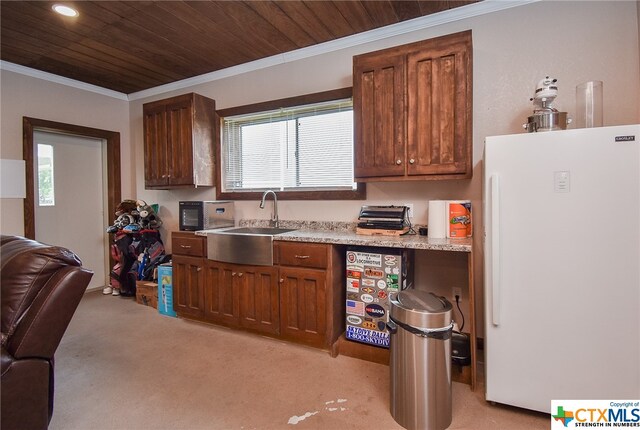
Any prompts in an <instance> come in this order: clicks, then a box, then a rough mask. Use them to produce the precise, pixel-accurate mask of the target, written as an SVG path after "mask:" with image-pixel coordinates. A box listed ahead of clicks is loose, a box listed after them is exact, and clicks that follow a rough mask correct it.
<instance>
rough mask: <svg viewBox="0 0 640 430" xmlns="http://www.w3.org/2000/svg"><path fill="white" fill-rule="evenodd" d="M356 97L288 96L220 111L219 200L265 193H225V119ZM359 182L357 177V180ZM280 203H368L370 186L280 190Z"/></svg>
mask: <svg viewBox="0 0 640 430" xmlns="http://www.w3.org/2000/svg"><path fill="white" fill-rule="evenodd" d="M352 95H353V88H352V87H348V88H340V89H337V90H330V91H323V92H320V93H313V94H306V95H303V96H297V97H288V98H284V99H279V100H272V101H267V102H261V103H254V104H250V105H244V106H238V107H233V108H228V109H220V110H217V111H216V122H217V127H218V130H217V131H216V133H215V143H214V144H215V151H216V198H217V199H218V200H259V199H260V198H261V197H262V193H263V192H262V191H234V192H222V185H221V184H222V169H221V166H220V161H219V160H221V152H222V129H223V121H224V118H225V117H228V116H234V115H245V114H250V113H257V112H264V111H268V110H274V109H280V108H289V107H294V106H302V105H305V104H312V103H320V102H325V101H331V100H338V99H346V98H350V97H352ZM354 180H355V178H354ZM276 192H277V193H278V200H365V199H366V184H365V183H363V182H358V183H357V188H356V189H355V190H335V191H331V190H319V191H308V190H305V191H278V190H276Z"/></svg>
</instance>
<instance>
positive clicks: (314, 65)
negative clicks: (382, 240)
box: [131, 1, 640, 332]
mask: <svg viewBox="0 0 640 430" xmlns="http://www.w3.org/2000/svg"><path fill="white" fill-rule="evenodd" d="M466 29H471V30H472V31H473V51H474V55H473V61H474V63H473V68H474V78H473V87H474V91H473V98H474V102H473V106H474V109H473V163H474V169H473V174H474V176H473V179H472V180H465V181H432V182H426V181H425V182H396V183H370V184H368V185H367V202H368V203H370V204H404V203H409V202H410V203H413V204H414V210H415V222H417V223H423V224H424V223H426V217H427V213H426V209H427V202H428V200H432V199H471V200H472V202H473V208H474V223H475V227H474V231H475V233H476V235H475V237H474V253H475V268H474V278H475V282H476V291H477V301H476V303H477V306H476V307H477V309H478V311H479V313H480V315H482V309H481V307H482V303H483V301H482V300H483V297H482V264H483V256H482V242H481V237H482V233H483V229H482V216H481V208H482V200H481V199H482V190H481V179H482V163H481V160H482V151H483V142H484V138H485V136H490V135H499V134H511V133H522V132H523V129H522V124H523V123H524V122H526V120H527V117H528V116H529V115H530V114H531V113H532V110H533V105H532V104H531V102H530V101H529V98H530V97H531V96H532V95H533V91H534V89H535V85H536V83H537V82H538V80H539V79H541V78H542V77H544V76H546V75H551V76H553V77H556V78H557V79H558V86H559V96H558V98H557V100H556V107H557V108H558V109H559V110H561V111H567V112H568V113H569V116H571V115H572V114H573V112H574V111H575V88H576V85H578V84H580V83H582V82H585V81H590V80H601V81H603V82H604V124H605V125H619V124H631V123H637V122H640V99H639V98H638V97H635V96H631V95H636V94H640V72H639V66H640V58H639V52H638V51H639V47H638V46H639V45H638V35H639V30H638V10H637V3H636V2H630V1H619V2H618V1H614V2H612V1H604V2H599V1H593V2H592V1H589V2H583V1H581V2H572V1H562V2H541V3H534V4H529V5H525V6H521V7H517V8H513V9H507V10H504V11H500V12H496V13H492V14H490V15H484V16H479V17H474V18H469V19H465V20H462V21H458V22H455V23H450V24H445V25H440V26H437V27H433V28H426V29H423V30H420V31H415V32H413V33H411V34H405V35H402V36H397V37H393V38H389V39H386V40H382V41H377V42H373V43H369V44H366V45H361V46H358V47H354V48H349V49H344V50H341V51H337V52H332V53H328V54H323V55H319V56H316V57H313V58H308V59H304V60H299V61H295V62H291V63H288V64H282V65H278V66H274V67H270V68H267V69H262V70H257V71H254V72H250V73H246V74H243V75H238V76H234V77H229V78H225V79H221V80H217V81H214V82H210V83H207V84H200V85H197V86H193V87H190V88H187V89H184V90H181V91H174V92H172V93H166V94H162V95H160V96H154V97H152V98H147V99H142V100H136V101H134V102H132V103H131V125H132V129H131V135H132V139H133V145H134V151H135V154H136V165H137V166H139V169H138V170H137V172H136V184H137V194H138V197H140V198H143V199H146V200H147V201H148V202H158V203H160V204H161V206H162V209H161V216H162V218H163V220H164V222H165V227H166V231H171V230H175V229H177V219H176V217H177V202H178V201H179V200H187V199H196V200H198V199H215V191H214V190H213V189H204V190H191V191H149V190H145V189H144V172H143V170H142V157H143V154H142V149H143V141H142V104H143V103H145V102H147V101H151V100H155V99H160V98H164V97H167V96H171V95H176V94H179V93H184V92H188V91H194V92H197V93H200V94H202V95H205V96H208V97H211V98H213V99H215V100H216V103H217V107H218V108H219V109H221V108H228V107H233V106H241V105H244V104H250V103H255V102H260V101H265V100H274V99H279V98H284V97H291V96H297V95H302V94H308V93H313V92H318V91H325V90H329V89H334V88H341V87H345V86H350V85H351V82H352V79H351V58H352V56H353V55H356V54H360V53H364V52H370V51H374V50H378V49H382V48H386V47H389V46H395V45H400V44H404V43H409V42H413V41H417V40H422V39H427V38H432V37H436V36H440V35H444V34H449V33H454V32H457V31H462V30H466ZM362 204H363V202H362V201H340V202H331V201H311V202H306V201H282V202H280V203H279V212H280V219H291V220H339V221H355V220H356V218H357V215H358V211H359V208H360V206H361V205H362ZM236 213H237V215H238V218H259V219H266V218H268V217H269V213H270V212H269V211H261V210H260V209H259V208H258V201H240V202H236ZM165 237H166V232H165ZM442 262H443V259H442V257H441V256H438V257H437V258H435V257H429V256H428V255H425V254H424V253H423V254H421V255H419V257H418V260H417V264H418V265H419V267H420V272H421V273H429V272H432V273H436V272H438V271H439V270H440V269H439V268H440V267H441V265H442ZM450 266H451V267H458V268H462V269H464V268H465V263H464V261H459V259H458V258H452V261H451V263H450ZM448 279H449V283H450V284H453V285H455V284H458V283H460V282H462V281H461V280H460V279H458V278H455V277H451V278H448ZM426 282H427V283H428V284H429V285H427V286H429V287H430V288H435V289H437V290H438V289H440V290H443V291H442V292H443V293H445V291H444V290H446V289H447V288H448V287H450V286H451V285H446V284H447V283H448V282H447V281H446V280H444V279H442V277H441V276H433V277H428V279H427V280H426ZM436 284H437V285H436ZM447 295H448V294H447ZM481 321H482V317H480V319H479V322H481ZM480 331H481V332H482V329H481V328H480Z"/></svg>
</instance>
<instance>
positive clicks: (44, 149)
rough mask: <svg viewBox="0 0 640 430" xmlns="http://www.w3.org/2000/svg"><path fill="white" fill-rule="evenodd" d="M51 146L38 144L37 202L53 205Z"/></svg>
mask: <svg viewBox="0 0 640 430" xmlns="http://www.w3.org/2000/svg"><path fill="white" fill-rule="evenodd" d="M55 203H56V201H55V193H54V186H53V146H51V145H43V144H38V204H39V205H40V206H54V205H55Z"/></svg>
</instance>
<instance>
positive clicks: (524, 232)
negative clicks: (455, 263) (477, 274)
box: [483, 125, 640, 412]
mask: <svg viewBox="0 0 640 430" xmlns="http://www.w3.org/2000/svg"><path fill="white" fill-rule="evenodd" d="M639 148H640V125H628V126H616V127H601V128H590V129H578V130H565V131H550V132H541V133H528V134H518V135H510V136H495V137H488V138H486V140H485V148H484V178H483V192H484V195H483V202H484V224H485V234H484V258H485V260H484V261H485V266H484V268H485V270H484V281H485V287H484V288H485V321H486V326H485V376H486V399H487V400H488V401H494V402H498V403H503V404H508V405H513V406H518V407H522V408H527V409H532V410H537V411H542V412H550V411H551V400H586V399H593V400H608V399H640V251H639V250H640V228H639V224H640V211H639V208H640V204H639V203H638V202H639V200H640V150H639Z"/></svg>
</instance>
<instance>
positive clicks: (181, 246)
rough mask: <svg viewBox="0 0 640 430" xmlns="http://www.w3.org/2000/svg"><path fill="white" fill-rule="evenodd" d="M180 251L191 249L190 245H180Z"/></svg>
mask: <svg viewBox="0 0 640 430" xmlns="http://www.w3.org/2000/svg"><path fill="white" fill-rule="evenodd" d="M180 248H182V249H191V245H180Z"/></svg>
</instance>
